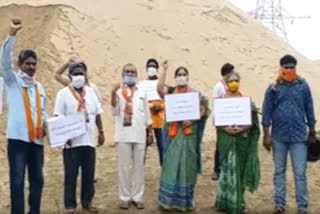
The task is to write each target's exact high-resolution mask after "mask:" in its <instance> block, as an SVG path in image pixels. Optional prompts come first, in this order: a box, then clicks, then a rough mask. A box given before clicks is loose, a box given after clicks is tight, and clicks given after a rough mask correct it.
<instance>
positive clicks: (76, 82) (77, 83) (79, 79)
mask: <svg viewBox="0 0 320 214" xmlns="http://www.w3.org/2000/svg"><path fill="white" fill-rule="evenodd" d="M84 84H85V78H84V76H83V75H79V76H71V85H72V87H74V88H77V89H79V88H82V87H83V86H84Z"/></svg>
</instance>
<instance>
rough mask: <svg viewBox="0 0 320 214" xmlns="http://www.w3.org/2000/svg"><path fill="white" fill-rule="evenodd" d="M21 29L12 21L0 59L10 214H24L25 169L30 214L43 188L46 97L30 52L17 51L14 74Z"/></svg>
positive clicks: (37, 209)
mask: <svg viewBox="0 0 320 214" xmlns="http://www.w3.org/2000/svg"><path fill="white" fill-rule="evenodd" d="M21 28H22V21H21V20H20V19H13V20H12V22H11V26H10V30H9V36H8V37H7V38H6V40H5V42H4V44H3V47H2V56H1V66H2V73H3V79H4V83H5V88H6V91H7V104H8V126H7V140H8V160H9V167H10V196H11V213H12V214H24V179H25V171H26V169H28V177H29V191H30V194H29V200H28V202H29V208H30V210H29V214H39V213H40V204H41V194H42V188H43V172H42V169H43V137H44V136H45V131H44V130H45V121H46V118H47V115H46V94H45V90H44V88H43V86H42V85H41V84H40V83H39V82H37V81H36V79H35V73H36V70H37V62H38V61H37V55H36V53H35V52H34V51H33V50H22V51H21V52H20V54H19V59H18V67H19V71H18V72H14V67H13V60H12V55H13V53H12V52H13V48H14V43H15V37H16V34H17V33H18V31H19V30H20V29H21Z"/></svg>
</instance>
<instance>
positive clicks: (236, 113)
mask: <svg viewBox="0 0 320 214" xmlns="http://www.w3.org/2000/svg"><path fill="white" fill-rule="evenodd" d="M251 117H252V115H251V98H250V97H239V98H217V99H214V119H215V120H214V123H215V126H231V125H251V124H252V118H251Z"/></svg>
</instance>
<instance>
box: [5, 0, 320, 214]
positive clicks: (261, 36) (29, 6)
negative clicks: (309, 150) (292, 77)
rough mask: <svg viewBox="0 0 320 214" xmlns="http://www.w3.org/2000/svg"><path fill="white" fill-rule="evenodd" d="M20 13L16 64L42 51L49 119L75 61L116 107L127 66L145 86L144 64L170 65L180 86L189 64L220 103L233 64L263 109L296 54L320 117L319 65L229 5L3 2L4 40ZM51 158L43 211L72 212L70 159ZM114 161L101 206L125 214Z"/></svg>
mask: <svg viewBox="0 0 320 214" xmlns="http://www.w3.org/2000/svg"><path fill="white" fill-rule="evenodd" d="M13 3H16V4H13ZM16 15H19V16H20V17H21V18H23V20H24V28H23V30H22V32H20V34H19V36H18V40H17V44H16V49H15V57H16V56H17V53H18V51H19V50H20V49H21V48H26V47H30V48H34V49H36V51H37V52H38V54H39V56H40V60H39V69H38V74H37V78H38V80H39V81H41V82H42V83H43V84H44V85H45V86H46V90H47V93H48V96H49V102H48V106H49V111H48V113H49V114H50V113H51V112H52V107H53V104H54V99H55V94H56V92H57V90H58V89H60V88H61V86H60V85H58V84H57V83H56V82H55V81H54V80H53V78H52V74H53V73H54V71H55V70H56V69H57V68H58V67H59V66H60V65H61V63H64V62H66V61H67V60H68V58H69V57H71V56H78V57H79V58H82V59H84V60H85V61H86V63H87V64H88V67H89V72H90V73H89V75H90V80H91V81H92V82H94V83H96V84H97V85H98V87H99V88H100V89H101V91H102V94H103V99H104V101H105V103H109V99H110V88H111V87H112V85H113V84H114V83H116V82H118V81H119V80H120V71H121V67H122V65H124V64H125V63H128V62H132V63H134V64H136V65H137V66H138V69H139V71H140V73H139V77H140V78H141V79H143V78H145V77H146V75H145V70H144V65H145V61H146V60H147V59H148V58H149V57H156V58H158V59H159V60H163V59H168V60H169V66H170V74H169V76H168V81H169V82H172V76H173V72H174V69H175V68H176V67H178V66H180V65H185V66H187V67H188V68H189V70H190V74H191V79H192V80H191V84H192V85H193V86H194V87H195V88H197V89H199V90H200V91H202V92H203V93H204V94H206V95H208V96H211V90H212V86H213V84H214V83H215V82H217V81H218V80H219V78H220V76H219V75H220V71H219V69H220V67H221V65H222V64H223V63H225V62H232V63H233V64H235V66H236V68H237V70H238V71H239V72H240V73H241V75H242V85H241V87H242V90H243V91H244V93H245V94H247V95H250V96H252V97H253V99H254V100H255V102H256V103H257V105H258V106H261V103H262V100H263V94H264V91H265V89H266V87H267V86H268V84H270V83H271V82H272V81H273V79H274V78H275V76H276V73H277V69H278V61H279V58H280V57H281V56H282V55H284V54H286V53H293V54H295V55H296V56H297V57H298V59H299V73H300V74H301V75H302V76H303V77H305V78H306V79H307V81H308V82H309V83H310V86H311V88H312V89H313V95H314V99H315V106H316V110H317V109H319V104H320V103H319V101H318V100H319V98H320V91H319V90H316V89H317V88H316V87H317V82H316V81H317V80H318V79H319V78H320V76H319V75H320V74H319V72H318V70H319V66H316V63H314V62H311V61H308V60H307V59H306V58H305V57H303V56H302V55H301V54H299V53H297V52H296V51H295V50H294V49H293V48H292V47H290V46H289V45H288V44H286V43H285V42H284V41H283V40H281V39H279V38H278V37H276V36H274V35H273V34H272V33H271V32H270V31H269V30H267V29H266V28H264V27H263V26H261V25H260V24H259V23H257V22H256V21H254V20H252V19H251V18H250V17H248V16H247V15H246V14H245V13H243V12H242V11H240V10H239V9H237V8H235V7H233V6H232V5H231V4H229V3H228V2H226V1H223V0H202V1H199V2H195V1H192V0H175V1H172V0H171V1H170V0H161V1H156V0H132V1H124V0H95V1H88V0H50V1H49V0H30V1H26V0H15V1H13V0H2V1H1V2H0V20H1V22H0V41H3V39H4V38H5V36H6V32H7V29H8V23H9V21H10V18H12V17H13V16H16ZM109 108H110V107H109V105H105V108H104V109H105V114H104V125H105V130H106V134H107V140H108V143H110V142H112V134H113V126H112V124H113V123H112V118H111V114H110V110H109ZM0 118H1V121H0V133H1V136H2V137H1V139H0V141H1V142H3V139H4V137H3V134H4V130H5V120H6V117H5V115H1V117H0ZM213 133H214V130H213V129H212V126H211V124H208V127H207V131H206V137H205V140H206V142H211V141H213V140H214V137H213ZM1 145H2V146H0V162H1V163H3V164H4V165H5V166H6V165H7V162H6V157H5V151H6V149H5V144H4V143H3V144H1ZM213 148H214V146H213V144H212V143H210V144H209V143H207V144H205V146H204V151H205V152H204V156H205V158H204V160H205V166H206V171H205V176H204V177H202V178H201V180H200V182H199V183H200V185H199V191H198V192H199V194H198V195H199V196H198V197H199V198H200V199H199V200H198V201H199V207H200V208H199V209H200V210H202V212H201V213H212V211H211V208H210V206H212V204H213V199H214V194H215V193H214V192H213V191H214V190H215V185H216V184H213V183H212V182H211V181H210V180H209V174H210V173H211V163H212V157H211V155H212V150H213ZM151 150H152V152H151V153H150V154H149V159H150V161H149V163H150V164H147V170H148V171H147V175H146V179H147V196H148V201H149V202H150V208H151V209H146V210H145V213H150V211H157V206H156V200H155V199H156V190H157V180H158V173H159V170H158V169H157V168H155V167H152V166H155V165H157V155H156V152H155V151H156V150H155V147H153V148H152V149H151ZM47 154H48V155H47V156H46V163H47V165H46V168H45V172H46V175H47V182H46V189H45V196H44V207H45V208H46V210H47V211H48V213H56V212H57V210H61V209H62V208H63V206H62V205H63V204H62V178H63V173H62V166H61V165H62V162H61V154H60V152H59V151H55V150H52V149H49V148H48V149H47ZM261 154H262V157H263V158H262V163H263V169H264V173H266V174H265V176H263V181H262V184H264V185H263V187H262V188H261V190H260V191H259V193H258V194H257V195H255V196H254V197H253V198H251V199H253V200H256V202H250V203H249V204H250V207H252V209H253V212H252V213H258V212H259V213H261V212H262V211H261V210H264V211H265V212H267V211H268V210H269V209H271V208H272V206H271V194H272V188H271V179H272V178H271V173H272V162H271V158H270V155H267V153H266V152H264V151H263V152H262V153H261ZM115 155H116V152H115V150H114V149H111V148H108V147H104V148H102V149H101V150H100V153H99V165H98V176H100V177H101V182H99V183H98V188H97V189H98V193H97V194H98V195H97V202H98V205H99V206H101V207H103V208H104V209H107V207H108V206H111V208H112V211H110V212H108V213H118V210H117V205H116V203H114V202H116V201H117V187H116V181H117V180H116V156H115ZM317 166H318V165H317V164H316V165H315V166H313V168H312V170H311V172H312V176H313V177H314V175H315V172H316V170H318V168H319V167H318V168H316V167H317ZM7 173H8V171H7V167H3V168H1V169H0V175H1V176H0V193H1V194H0V208H1V207H3V210H4V211H1V209H0V214H2V213H7V212H8V211H7V206H8V203H9V201H8V193H7V190H8V181H7ZM290 179H291V178H290ZM290 181H292V179H291V180H290ZM319 182H320V180H319V179H315V180H312V181H311V185H312V187H313V189H312V194H317V193H316V192H317V191H319V184H320V183H319ZM290 186H292V182H291V183H290ZM314 187H316V188H314ZM103 189H105V191H103ZM316 190H317V191H316ZM291 193H293V192H292V191H291ZM291 193H290V200H291V202H292V201H293V194H291ZM106 198H107V199H106ZM265 200H268V201H267V202H265ZM313 201H315V200H313ZM290 205H291V207H292V208H293V207H294V205H293V204H290ZM318 208H319V205H315V204H313V206H312V210H316V209H318ZM254 210H256V211H254ZM269 211H270V210H269Z"/></svg>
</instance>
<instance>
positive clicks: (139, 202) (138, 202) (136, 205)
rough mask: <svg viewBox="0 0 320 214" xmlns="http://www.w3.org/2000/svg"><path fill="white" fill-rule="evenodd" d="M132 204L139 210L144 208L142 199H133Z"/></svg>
mask: <svg viewBox="0 0 320 214" xmlns="http://www.w3.org/2000/svg"><path fill="white" fill-rule="evenodd" d="M132 204H133V205H134V206H135V207H136V208H137V209H139V210H142V209H144V203H143V201H133V202H132Z"/></svg>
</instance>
